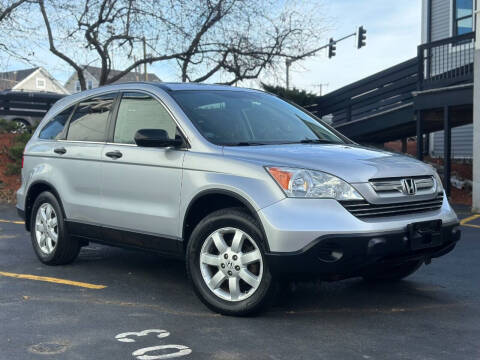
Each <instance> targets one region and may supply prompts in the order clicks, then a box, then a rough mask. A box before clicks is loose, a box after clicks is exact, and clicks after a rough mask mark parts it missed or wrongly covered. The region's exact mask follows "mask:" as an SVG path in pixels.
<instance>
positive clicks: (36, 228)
mask: <svg viewBox="0 0 480 360" xmlns="http://www.w3.org/2000/svg"><path fill="white" fill-rule="evenodd" d="M30 221H31V222H30V229H31V237H32V245H33V249H34V250H35V254H36V255H37V257H38V258H39V260H40V261H41V262H43V263H44V264H47V265H62V264H68V263H71V262H72V261H74V260H75V259H76V257H77V256H78V253H79V251H80V245H79V243H78V241H77V240H75V239H72V238H70V237H69V236H68V233H67V230H66V228H65V223H64V221H63V214H62V209H61V207H60V204H59V202H58V200H57V198H56V197H55V196H54V195H53V194H52V193H51V192H48V191H44V192H42V193H41V194H40V195H39V196H38V197H37V198H36V199H35V202H34V204H33V209H32V216H31V219H30Z"/></svg>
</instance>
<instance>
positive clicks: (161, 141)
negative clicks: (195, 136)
mask: <svg viewBox="0 0 480 360" xmlns="http://www.w3.org/2000/svg"><path fill="white" fill-rule="evenodd" d="M135 143H136V144H137V145H138V146H142V147H162V148H164V147H179V146H181V145H182V144H183V141H182V139H181V138H179V137H176V138H175V139H170V138H169V137H168V134H167V132H166V131H165V130H163V129H140V130H138V131H137V132H136V133H135Z"/></svg>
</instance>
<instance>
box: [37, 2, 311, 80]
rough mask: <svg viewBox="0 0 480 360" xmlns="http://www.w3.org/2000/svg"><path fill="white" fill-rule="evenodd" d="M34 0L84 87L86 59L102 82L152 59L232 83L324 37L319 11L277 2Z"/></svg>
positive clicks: (56, 47) (191, 75)
mask: <svg viewBox="0 0 480 360" xmlns="http://www.w3.org/2000/svg"><path fill="white" fill-rule="evenodd" d="M31 1H36V2H38V5H39V10H40V12H41V17H42V19H43V22H44V25H45V32H46V36H45V38H47V39H48V45H47V46H48V48H49V49H50V51H51V52H52V53H53V54H55V55H56V56H58V57H59V58H60V59H62V60H63V61H65V62H66V63H67V64H68V65H70V66H71V67H72V68H73V69H74V70H75V71H76V73H77V75H78V80H79V82H80V86H81V88H82V89H85V88H86V81H85V76H84V65H85V64H89V63H95V64H99V65H100V67H101V74H100V79H99V83H100V85H103V84H108V83H112V82H115V81H117V80H119V79H121V78H122V77H123V76H124V75H125V74H127V73H128V72H130V71H132V70H134V69H135V68H137V67H139V66H140V65H143V64H152V63H155V62H168V63H169V64H176V65H177V66H178V76H179V77H180V79H181V80H182V81H196V82H199V81H215V82H223V83H227V84H234V83H237V82H239V81H241V80H245V79H255V78H257V77H258V76H259V75H260V74H261V73H262V71H265V70H266V69H275V68H276V67H278V66H279V65H281V64H283V63H284V60H285V58H286V57H292V56H293V57H302V56H304V55H305V54H306V53H307V52H308V51H310V50H311V49H313V48H315V47H316V46H317V45H318V41H319V37H318V29H319V24H318V22H319V19H320V18H319V16H318V15H316V13H315V12H307V13H306V12H305V9H303V10H304V11H303V12H302V11H301V9H300V10H299V9H298V8H295V7H294V6H291V5H288V4H289V2H285V3H284V4H286V5H283V6H280V7H279V4H283V2H278V1H275V0H262V1H258V0H158V1H151V0H78V1H75V2H71V1H68V0H31ZM317 1H320V0H314V1H313V2H310V3H311V4H312V3H315V4H317ZM295 3H296V4H298V3H302V1H300V0H298V1H296V2H295ZM143 49H146V50H147V52H148V53H144V51H143ZM114 60H115V61H114ZM114 64H115V66H120V67H121V69H122V70H121V71H120V72H119V73H114V74H113V73H112V72H111V70H112V69H113V68H114V67H113V66H114Z"/></svg>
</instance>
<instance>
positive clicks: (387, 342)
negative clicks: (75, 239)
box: [0, 205, 480, 360]
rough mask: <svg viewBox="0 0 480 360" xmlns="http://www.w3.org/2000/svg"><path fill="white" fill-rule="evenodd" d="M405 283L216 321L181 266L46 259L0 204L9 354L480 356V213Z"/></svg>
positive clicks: (91, 251)
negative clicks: (451, 245)
mask: <svg viewBox="0 0 480 360" xmlns="http://www.w3.org/2000/svg"><path fill="white" fill-rule="evenodd" d="M460 217H462V218H470V220H468V221H467V223H466V224H465V226H462V231H463V237H462V240H461V241H460V243H459V244H458V246H457V248H456V249H455V250H454V251H453V252H452V253H450V254H448V255H446V256H445V257H443V258H440V259H436V260H435V259H434V260H433V262H432V264H430V265H428V266H424V267H422V268H421V269H420V270H419V271H418V272H417V273H415V274H414V275H413V276H411V277H410V278H408V280H405V281H402V282H400V283H396V284H382V285H372V284H368V283H365V282H363V281H362V280H361V279H351V280H345V281H341V282H334V283H314V282H306V283H300V284H297V286H296V288H295V289H292V291H291V292H287V293H282V295H281V296H279V297H278V299H277V300H276V302H275V304H274V305H273V307H271V308H270V309H269V310H267V311H266V312H264V313H262V314H260V315H259V316H256V317H249V318H233V317H226V316H221V315H218V314H215V313H213V312H211V311H209V310H208V309H206V308H205V307H204V305H203V304H202V303H201V302H200V301H199V300H198V299H197V298H196V296H195V295H194V293H193V291H192V289H191V287H190V285H189V283H188V281H187V278H186V275H185V270H184V264H183V263H182V262H179V261H173V260H168V259H164V258H162V257H159V256H157V255H155V254H149V253H143V252H137V251H130V250H123V249H117V248H110V247H105V246H100V245H90V246H88V247H86V248H83V249H82V251H81V253H80V256H79V258H78V260H77V261H75V262H74V263H73V264H71V265H68V266H58V267H49V266H45V265H43V264H41V263H40V262H39V261H38V260H37V258H36V257H35V254H34V252H33V250H32V248H31V244H30V234H29V233H27V232H26V231H25V229H24V226H23V225H22V224H20V223H15V221H18V220H19V219H18V218H17V217H16V213H15V209H14V207H13V206H11V205H0V359H1V360H12V359H21V360H24V359H49V360H50V359H69V360H70V359H71V360H74V359H140V360H148V359H150V360H153V359H164V358H172V356H178V358H179V359H180V358H184V359H229V360H230V359H231V360H233V359H259V360H260V359H468V360H471V359H480V265H479V262H480V260H479V259H480V217H472V216H471V214H468V212H467V210H464V211H463V210H461V211H460Z"/></svg>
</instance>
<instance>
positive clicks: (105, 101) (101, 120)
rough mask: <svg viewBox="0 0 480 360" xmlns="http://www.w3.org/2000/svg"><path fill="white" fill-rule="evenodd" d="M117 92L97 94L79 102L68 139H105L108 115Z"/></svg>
mask: <svg viewBox="0 0 480 360" xmlns="http://www.w3.org/2000/svg"><path fill="white" fill-rule="evenodd" d="M115 97H116V94H108V95H103V96H97V97H93V98H90V99H87V100H85V101H82V102H81V103H79V104H78V106H77V109H76V110H75V112H74V114H73V115H72V119H71V120H70V125H69V128H68V133H67V140H74V141H105V133H106V128H107V123H108V116H109V114H110V112H111V110H112V107H113V104H114V102H115Z"/></svg>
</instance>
